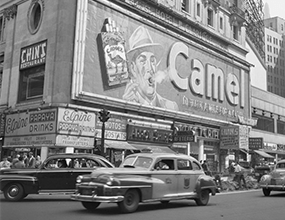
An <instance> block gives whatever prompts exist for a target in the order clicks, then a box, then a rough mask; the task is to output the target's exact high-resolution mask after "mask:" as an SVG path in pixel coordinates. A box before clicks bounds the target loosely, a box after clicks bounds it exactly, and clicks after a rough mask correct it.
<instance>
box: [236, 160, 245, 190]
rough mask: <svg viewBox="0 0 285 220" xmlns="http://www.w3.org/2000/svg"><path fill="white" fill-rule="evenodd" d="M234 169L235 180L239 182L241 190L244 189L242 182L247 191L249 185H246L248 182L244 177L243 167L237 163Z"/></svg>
mask: <svg viewBox="0 0 285 220" xmlns="http://www.w3.org/2000/svg"><path fill="white" fill-rule="evenodd" d="M234 168H235V179H236V181H237V182H238V186H239V189H241V188H242V183H241V182H243V184H244V186H245V188H246V189H247V185H246V181H245V178H244V175H243V170H242V167H241V166H240V165H239V163H238V162H236V163H235V165H234Z"/></svg>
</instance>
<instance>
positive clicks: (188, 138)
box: [173, 131, 197, 142]
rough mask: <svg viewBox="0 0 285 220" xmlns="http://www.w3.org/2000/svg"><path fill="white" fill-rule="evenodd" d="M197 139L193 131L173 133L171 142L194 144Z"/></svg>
mask: <svg viewBox="0 0 285 220" xmlns="http://www.w3.org/2000/svg"><path fill="white" fill-rule="evenodd" d="M196 141H197V137H196V136H195V132H194V131H177V132H174V135H173V142H196Z"/></svg>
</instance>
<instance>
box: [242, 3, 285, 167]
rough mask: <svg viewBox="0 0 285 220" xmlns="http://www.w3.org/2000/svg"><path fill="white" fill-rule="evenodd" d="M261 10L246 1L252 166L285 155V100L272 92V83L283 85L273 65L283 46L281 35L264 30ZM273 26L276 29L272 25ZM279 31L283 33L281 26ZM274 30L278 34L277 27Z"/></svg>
mask: <svg viewBox="0 0 285 220" xmlns="http://www.w3.org/2000/svg"><path fill="white" fill-rule="evenodd" d="M265 9H266V8H265ZM262 10H263V3H262V1H259V0H255V1H254V0H248V1H247V7H246V14H247V22H248V23H249V25H247V36H246V42H247V48H248V49H249V53H248V54H247V56H246V57H247V61H248V62H250V63H252V64H253V66H252V67H251V70H250V76H251V85H252V86H251V100H252V101H251V108H252V118H255V119H256V120H257V123H256V125H254V126H252V128H251V131H250V138H249V149H250V152H252V153H251V161H252V164H253V165H258V164H259V163H264V162H266V160H267V162H268V161H269V162H272V160H273V158H274V160H275V161H277V160H279V159H282V158H284V155H285V147H284V146H285V145H284V143H285V99H284V98H283V97H281V96H280V95H276V94H274V93H272V92H271V91H274V90H273V83H274V82H275V83H276V82H277V81H279V82H280V79H278V77H277V78H276V76H277V74H276V73H277V71H278V70H277V68H278V69H279V71H280V67H279V66H277V67H276V65H275V64H274V63H275V62H276V59H277V58H276V57H277V54H278V53H279V52H280V51H281V50H280V49H276V48H280V46H282V41H281V43H280V40H281V35H280V34H278V33H277V32H276V31H273V30H270V29H268V28H264V26H265V25H264V23H265V22H264V19H263V11H262ZM265 21H267V20H266V19H265ZM268 25H270V23H268ZM271 26H272V29H273V23H272V24H271ZM279 28H280V30H281V26H279ZM264 29H265V31H264ZM275 29H276V30H277V26H275ZM268 33H269V34H268ZM255 36H258V37H255ZM273 39H274V40H273ZM279 44H280V46H279ZM282 53H283V52H282ZM262 55H263V56H262ZM281 62H283V61H281ZM278 63H279V62H278ZM283 65H284V64H283ZM267 71H269V73H272V75H273V76H272V75H269V74H268V73H267ZM279 71H278V72H279ZM274 73H275V74H274ZM274 77H275V81H274ZM267 90H269V91H267ZM275 91H277V90H275Z"/></svg>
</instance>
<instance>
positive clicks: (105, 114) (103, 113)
mask: <svg viewBox="0 0 285 220" xmlns="http://www.w3.org/2000/svg"><path fill="white" fill-rule="evenodd" d="M109 118H110V112H109V111H107V110H106V109H102V110H101V111H99V120H100V121H101V122H102V132H101V155H102V156H105V147H104V142H105V141H104V140H105V122H107V121H108V120H109Z"/></svg>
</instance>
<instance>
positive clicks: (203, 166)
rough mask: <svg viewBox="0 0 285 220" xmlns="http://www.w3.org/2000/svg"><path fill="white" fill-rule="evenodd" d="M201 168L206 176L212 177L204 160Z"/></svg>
mask: <svg viewBox="0 0 285 220" xmlns="http://www.w3.org/2000/svg"><path fill="white" fill-rule="evenodd" d="M202 168H203V170H204V172H205V174H206V175H209V176H212V172H211V171H210V169H209V166H208V162H207V161H206V160H204V162H203V163H202Z"/></svg>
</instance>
